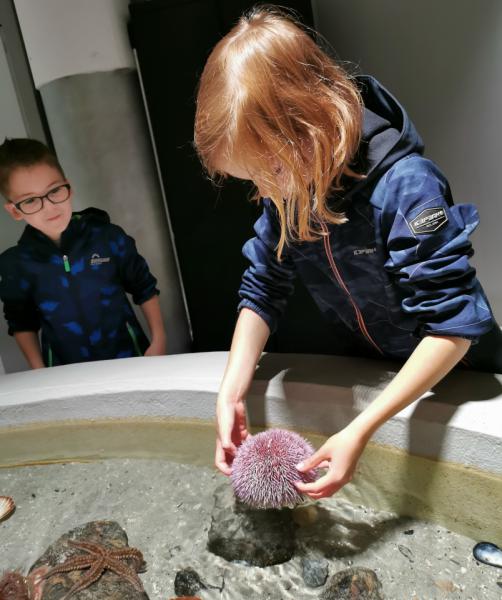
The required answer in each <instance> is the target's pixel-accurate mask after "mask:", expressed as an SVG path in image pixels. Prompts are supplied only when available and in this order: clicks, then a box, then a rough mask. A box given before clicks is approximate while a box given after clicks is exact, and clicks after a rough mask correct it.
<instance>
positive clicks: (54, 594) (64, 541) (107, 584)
mask: <svg viewBox="0 0 502 600" xmlns="http://www.w3.org/2000/svg"><path fill="white" fill-rule="evenodd" d="M69 541H76V542H79V541H85V542H91V543H95V544H96V543H97V544H103V545H104V546H106V547H108V548H112V549H120V548H127V547H128V543H127V535H126V533H125V531H124V530H123V529H122V528H121V527H120V525H119V524H118V523H116V522H115V521H92V522H90V523H86V524H85V525H81V526H80V527H76V528H75V529H72V530H71V531H69V532H68V533H65V534H64V535H62V536H61V537H60V538H59V539H58V540H57V541H56V542H54V543H53V544H51V545H50V546H49V547H48V548H47V550H46V551H45V552H44V554H43V555H42V556H41V557H40V558H39V559H38V560H37V561H36V562H35V563H34V564H33V566H32V567H31V569H30V572H29V576H28V579H29V580H30V583H31V584H32V586H33V587H34V589H35V593H34V595H33V600H59V599H60V598H62V597H63V596H64V595H65V593H68V592H69V590H70V589H71V588H72V587H73V586H74V585H75V583H76V582H77V581H81V580H82V577H85V575H86V573H87V572H88V571H89V569H88V568H87V569H82V570H72V571H69V572H68V573H58V574H56V575H54V576H51V577H49V578H48V579H44V575H45V574H46V573H47V572H48V571H49V570H50V569H51V568H52V567H55V566H56V565H59V564H61V563H63V562H65V561H66V560H68V559H69V558H70V557H72V556H76V555H78V554H79V551H78V550H76V549H75V547H73V546H72V545H71V544H70V543H69ZM121 562H123V564H124V565H125V566H128V567H129V568H130V569H132V570H136V568H135V561H134V560H130V559H127V561H125V560H124V561H121ZM78 598H79V600H124V599H127V600H148V596H147V594H146V593H145V592H144V591H143V592H140V591H138V590H136V589H135V587H134V586H133V585H132V584H131V583H129V582H128V581H127V580H126V579H124V578H123V577H121V576H120V575H117V574H116V573H114V572H112V571H110V570H108V569H107V570H105V571H104V573H103V574H102V575H101V576H100V577H99V579H98V580H97V581H95V582H94V583H92V584H91V585H89V587H86V588H85V589H83V590H82V591H80V592H78Z"/></svg>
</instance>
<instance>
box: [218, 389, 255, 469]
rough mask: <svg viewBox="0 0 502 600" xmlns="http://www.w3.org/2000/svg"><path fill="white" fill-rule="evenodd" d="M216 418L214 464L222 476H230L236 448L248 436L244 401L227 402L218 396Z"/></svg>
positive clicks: (224, 398)
mask: <svg viewBox="0 0 502 600" xmlns="http://www.w3.org/2000/svg"><path fill="white" fill-rule="evenodd" d="M216 418H217V420H218V436H217V438H216V455H215V460H214V464H215V465H216V467H217V468H218V469H219V470H220V471H221V472H222V473H223V474H224V475H230V474H231V473H232V466H231V465H232V462H233V460H234V456H235V453H236V451H237V448H238V446H240V445H241V444H242V442H243V441H244V440H245V439H246V438H247V437H248V436H249V432H248V426H247V419H246V406H245V404H244V400H243V399H240V400H228V398H226V397H224V396H221V395H220V396H219V397H218V402H217V404H216Z"/></svg>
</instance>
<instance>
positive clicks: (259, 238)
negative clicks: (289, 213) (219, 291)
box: [238, 199, 296, 333]
mask: <svg viewBox="0 0 502 600" xmlns="http://www.w3.org/2000/svg"><path fill="white" fill-rule="evenodd" d="M263 206H264V209H263V213H262V215H261V217H260V218H259V219H258V220H257V221H256V223H255V226H254V230H255V233H256V237H254V238H252V239H250V240H249V241H247V242H246V244H244V247H243V249H242V253H243V254H244V256H245V257H246V258H247V259H248V260H249V261H250V263H251V265H250V266H249V267H248V268H247V269H246V271H245V272H244V275H243V276H242V283H241V286H240V289H239V296H240V298H241V301H240V303H239V306H238V310H239V311H240V310H241V309H242V308H249V309H251V310H252V311H254V312H255V313H257V314H258V315H259V316H260V317H261V318H262V319H263V320H264V321H265V323H266V324H267V325H268V327H269V329H270V332H271V333H274V331H275V330H276V329H277V324H278V321H279V319H280V318H281V316H282V314H283V313H284V310H285V308H286V304H287V300H288V297H289V296H290V295H291V293H292V292H293V289H294V279H295V276H296V271H295V267H294V263H293V261H292V259H291V257H290V256H289V254H288V252H287V249H286V250H285V251H284V252H283V256H282V258H281V260H280V261H279V260H278V259H277V256H276V250H277V244H278V242H279V237H280V229H279V223H278V221H277V218H276V216H275V214H274V213H273V208H272V207H271V205H270V200H268V199H265V200H264V202H263Z"/></svg>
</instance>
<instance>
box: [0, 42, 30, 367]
mask: <svg viewBox="0 0 502 600" xmlns="http://www.w3.org/2000/svg"><path fill="white" fill-rule="evenodd" d="M0 42H1V40H0ZM25 136H26V129H25V126H24V123H23V118H22V115H21V108H20V106H19V104H18V101H17V97H16V92H15V89H14V85H13V82H12V77H11V74H10V71H9V66H8V64H7V57H6V56H5V51H4V47H3V45H2V43H0V144H1V143H2V142H3V141H4V138H6V137H25ZM0 202H1V203H2V204H3V203H4V201H3V198H1V197H0ZM22 231H23V228H22V227H21V226H20V225H19V224H18V223H16V222H15V221H13V220H12V219H11V218H10V217H9V215H8V214H7V213H6V212H5V211H4V210H3V209H1V213H0V252H3V251H4V250H5V249H7V248H8V247H9V246H13V245H15V244H16V242H17V240H18V239H19V237H20V235H21V233H22ZM25 368H26V361H25V360H24V357H23V355H22V354H21V352H20V350H19V349H18V347H17V344H16V343H15V342H14V340H13V338H11V337H9V336H8V335H7V324H6V323H5V319H4V318H3V311H2V315H1V316H0V374H2V373H3V372H4V371H7V372H12V371H21V370H23V369H25Z"/></svg>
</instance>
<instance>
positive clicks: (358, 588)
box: [321, 567, 383, 600]
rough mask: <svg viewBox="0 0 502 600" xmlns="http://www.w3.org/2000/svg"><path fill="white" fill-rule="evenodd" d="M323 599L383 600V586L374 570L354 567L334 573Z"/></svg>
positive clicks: (322, 596)
mask: <svg viewBox="0 0 502 600" xmlns="http://www.w3.org/2000/svg"><path fill="white" fill-rule="evenodd" d="M321 600H383V596H382V586H381V584H380V581H379V580H378V578H377V576H376V574H375V572H374V571H371V570H370V569H365V568H364V567H353V568H351V569H345V570H344V571H339V572H338V573H335V575H333V577H332V578H331V579H330V580H329V581H328V583H327V587H326V588H325V590H324V591H323V593H322V594H321Z"/></svg>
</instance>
